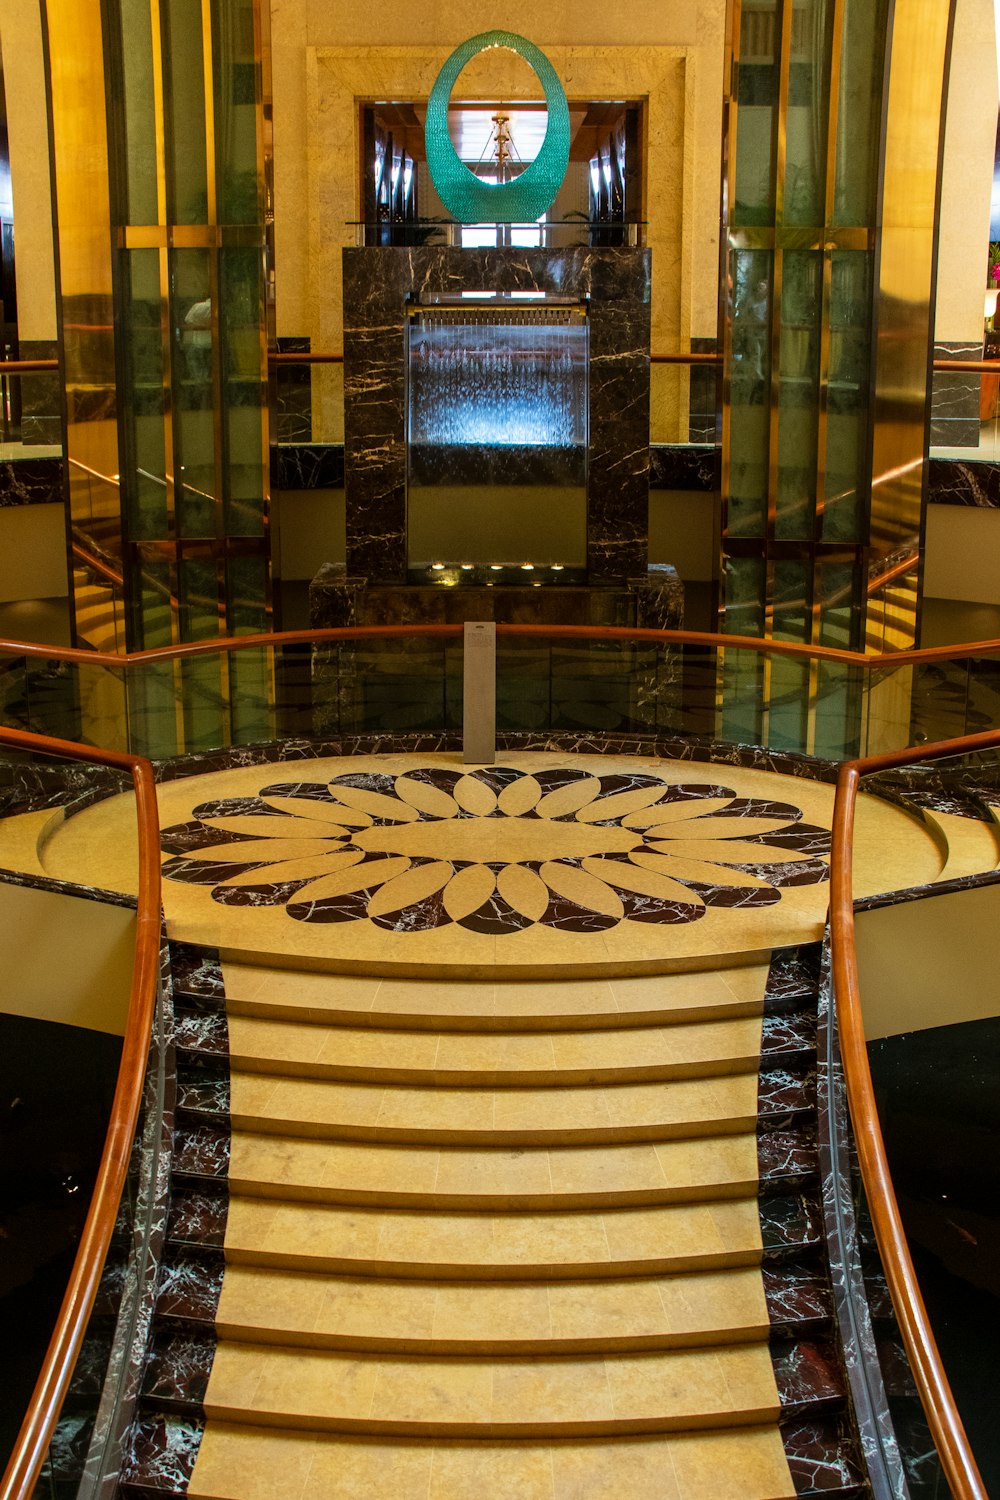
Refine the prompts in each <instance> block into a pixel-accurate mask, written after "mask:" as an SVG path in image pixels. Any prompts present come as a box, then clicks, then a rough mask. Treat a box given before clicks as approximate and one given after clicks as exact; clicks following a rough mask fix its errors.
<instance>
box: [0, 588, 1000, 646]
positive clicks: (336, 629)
mask: <svg viewBox="0 0 1000 1500" xmlns="http://www.w3.org/2000/svg"><path fill="white" fill-rule="evenodd" d="M907 566H909V563H907ZM462 628H463V627H462V626H461V625H343V626H339V625H338V626H330V627H328V628H324V629H319V630H276V631H261V632H258V633H255V634H253V635H233V636H209V637H206V638H205V639H204V640H199V641H187V642H185V643H183V644H181V645H176V646H156V647H154V648H152V649H150V650H146V651H122V652H113V651H90V650H85V649H81V648H79V647H75V646H49V645H45V644H43V643H41V642H38V641H15V640H7V639H0V655H6V656H30V657H35V658H40V659H47V660H50V661H64V662H76V663H77V664H78V665H80V666H100V667H107V668H108V669H109V670H112V671H114V670H116V669H117V668H120V667H134V666H141V665H142V664H143V663H145V662H163V661H170V660H180V659H182V658H184V657H189V656H206V655H212V654H214V653H217V652H231V651H246V650H250V649H253V648H256V647H260V646H265V647H271V646H273V647H281V646H294V645H306V644H310V643H322V642H331V643H332V642H335V641H357V640H375V639H380V638H383V639H391V638H393V637H400V638H403V637H407V636H440V637H450V638H452V639H455V638H457V637H459V636H461V634H462ZM497 635H498V636H534V637H536V638H542V639H544V638H546V637H551V638H552V639H555V640H574V639H575V640H609V641H612V640H634V641H646V642H648V643H650V644H653V643H655V642H657V641H659V642H661V643H662V644H663V645H664V646H707V647H709V648H710V649H711V648H714V649H716V650H719V651H726V650H731V651H755V652H757V653H758V654H759V655H762V656H772V655H774V656H792V657H798V658H800V659H801V660H805V661H829V662H838V663H840V664H841V665H843V666H850V667H859V668H861V669H862V670H864V671H877V670H879V669H881V668H884V667H909V666H916V665H919V664H920V663H922V662H935V661H951V660H955V661H957V660H960V659H963V658H965V657H969V656H983V655H988V654H989V653H991V652H998V653H1000V640H996V639H993V640H983V641H965V642H960V643H957V644H955V645H952V646H930V647H927V648H924V649H920V650H915V651H874V652H864V651H847V650H843V649H841V648H840V647H836V646H807V645H803V644H801V643H800V642H798V641H781V640H773V639H765V638H763V637H761V636H752V635H724V634H722V633H720V632H717V631H709V630H657V629H649V628H644V627H641V626H635V627H633V626H628V625H620V626H619V625H514V624H505V623H503V622H499V623H498V624H497Z"/></svg>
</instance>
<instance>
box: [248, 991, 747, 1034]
mask: <svg viewBox="0 0 1000 1500" xmlns="http://www.w3.org/2000/svg"><path fill="white" fill-rule="evenodd" d="M226 1009H227V1011H228V1012H229V1014H230V1015H232V1016H246V1017H248V1018H251V1019H256V1020H262V1021H289V1022H293V1023H296V1024H303V1023H304V1024H309V1025H321V1026H329V1027H337V1026H344V1027H365V1028H366V1029H367V1028H371V1029H372V1030H375V1031H442V1032H456V1031H457V1032H466V1031H481V1032H485V1033H489V1034H490V1035H492V1034H494V1033H498V1032H499V1033H504V1034H507V1033H509V1032H514V1033H517V1032H521V1031H531V1032H538V1031H557V1032H558V1031H618V1030H623V1029H625V1028H634V1027H640V1026H670V1025H681V1024H683V1025H689V1024H690V1023H691V1022H696V1021H734V1020H739V1019H741V1018H743V1017H747V1016H759V1015H760V1013H761V1005H760V1001H759V1000H747V1001H744V1000H733V1001H731V1002H730V1001H724V1002H720V1003H719V1004H717V1005H686V1006H664V1007H662V1008H660V1007H656V1008H653V1009H650V1010H637V1011H616V1010H608V1011H594V1010H587V1011H582V1012H572V1013H566V1014H564V1013H563V1012H561V1011H554V1012H546V1013H544V1014H543V1013H537V1014H532V1015H525V1014H524V1013H523V1012H520V1011H514V1012H510V1013H508V1014H489V1015H484V1014H483V1013H482V1012H479V1011H475V1012H470V1013H467V1014H464V1013H457V1014H451V1015H449V1014H442V1012H441V1011H426V1012H423V1011H398V1010H384V1011H378V1010H376V1011H372V1010H350V1009H348V1008H345V1009H343V1010H327V1009H325V1008H323V1009H321V1008H319V1007H317V1006H308V1005H295V1004H291V1003H289V1004H284V1003H282V1002H280V1001H274V1000H241V999H239V998H238V997H232V996H230V997H227V999H226Z"/></svg>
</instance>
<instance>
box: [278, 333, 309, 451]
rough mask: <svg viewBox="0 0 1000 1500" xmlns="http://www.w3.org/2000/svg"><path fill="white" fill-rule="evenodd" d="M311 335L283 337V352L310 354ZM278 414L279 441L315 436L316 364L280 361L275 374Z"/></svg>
mask: <svg viewBox="0 0 1000 1500" xmlns="http://www.w3.org/2000/svg"><path fill="white" fill-rule="evenodd" d="M309 349H310V340H309V339H308V338H279V339H278V353H279V354H308V353H309ZM273 389H274V415H275V425H276V428H277V435H278V442H279V443H308V442H310V441H311V439H312V367H311V366H310V365H284V364H283V365H278V366H277V367H276V370H275V377H274V387H273Z"/></svg>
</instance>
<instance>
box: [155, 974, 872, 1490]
mask: <svg viewBox="0 0 1000 1500" xmlns="http://www.w3.org/2000/svg"><path fill="white" fill-rule="evenodd" d="M817 966H818V954H817V949H816V948H815V947H813V946H810V947H809V948H806V949H787V950H783V951H781V952H779V953H777V954H775V956H774V958H773V961H772V963H771V964H770V966H768V965H762V964H759V963H748V964H745V965H740V964H737V965H734V966H732V967H728V968H705V969H701V970H698V971H696V972H692V973H677V974H663V975H647V976H643V977H641V978H634V979H610V980H609V979H593V980H583V979H581V980H573V981H567V980H563V981H559V980H553V981H550V982H548V983H545V982H543V981H520V982H517V983H514V982H510V983H503V982H499V983H492V982H483V981H479V982H472V981H463V980H461V979H437V980H434V979H425V980H404V979H393V978H391V977H385V978H382V979H378V978H377V977H367V976H346V975H332V974H328V973H311V972H297V971H292V970H287V969H278V968H275V969H267V968H260V967H253V966H249V965H247V966H240V965H238V964H228V963H227V964H225V965H221V966H220V965H219V964H218V963H217V962H216V961H215V960H214V958H213V956H212V955H210V954H208V955H202V954H198V953H197V952H196V951H195V950H190V949H188V950H184V951H183V952H182V953H181V954H180V955H179V962H178V972H177V974H176V976H175V979H176V985H177V990H178V995H177V1004H178V1007H179V1009H178V1015H179V1022H178V1038H179V1043H180V1051H179V1059H180V1061H179V1080H180V1096H179V1101H178V1104H179V1108H178V1140H177V1153H176V1173H175V1191H174V1205H173V1213H172V1218H171V1225H170V1231H169V1250H168V1258H167V1265H166V1267H165V1269H164V1273H163V1279H162V1283H161V1292H160V1299H159V1309H158V1311H159V1317H158V1321H157V1332H156V1336H155V1340H154V1346H153V1349H152V1353H151V1356H150V1359H149V1363H148V1366H147V1371H146V1378H145V1386H144V1398H143V1402H144V1404H143V1410H142V1414H141V1419H140V1423H139V1427H138V1436H137V1441H136V1443H135V1445H134V1451H133V1456H132V1462H131V1464H130V1467H129V1471H128V1482H127V1486H126V1493H127V1494H129V1495H132V1496H138V1495H143V1494H145V1495H149V1494H154V1493H155V1494H160V1495H163V1494H183V1493H187V1494H189V1495H191V1496H198V1497H202V1500H210V1497H212V1500H252V1497H256V1496H258V1495H260V1496H264V1495H268V1496H270V1495H275V1496H278V1495H280V1496H282V1497H284V1496H289V1497H292V1496H301V1497H310V1500H311V1497H317V1500H318V1497H321V1496H322V1497H324V1500H326V1497H328V1496H341V1495H342V1496H345V1497H346V1496H350V1497H352V1500H361V1497H363V1496H366V1495H369V1494H370V1495H373V1496H374V1495H376V1494H383V1493H391V1494H394V1495H400V1496H410V1495H420V1496H424V1495H427V1496H429V1497H430V1496H433V1497H435V1500H438V1497H442V1496H445V1495H448V1496H452V1495H455V1496H467V1495H471V1494H472V1493H474V1491H475V1490H476V1489H479V1490H481V1491H482V1492H484V1493H485V1494H488V1495H497V1496H506V1495H511V1496H513V1495H518V1496H521V1495H524V1496H530V1497H532V1500H534V1497H536V1496H537V1497H539V1500H540V1497H543V1496H544V1497H546V1500H549V1497H551V1500H557V1497H559V1500H562V1497H566V1500H570V1497H575V1496H578V1495H579V1496H588V1497H597V1496H606V1497H608V1500H610V1497H612V1496H616V1497H617V1496H619V1495H621V1494H623V1493H625V1492H626V1491H627V1490H628V1489H629V1488H632V1489H635V1490H636V1491H637V1492H638V1493H641V1494H649V1495H656V1496H657V1497H669V1496H677V1497H685V1500H687V1497H691V1500H694V1497H698V1500H711V1497H714V1496H727V1497H737V1496H741V1497H742V1496H746V1497H757V1500H775V1497H778V1496H785V1495H788V1496H791V1495H795V1494H826V1493H836V1494H843V1495H851V1494H860V1493H862V1492H863V1491H862V1488H861V1481H860V1474H859V1469H858V1465H857V1460H856V1455H855V1448H854V1442H853V1436H852V1432H851V1423H850V1415H849V1412H848V1409H847V1403H846V1397H845V1389H844V1382H843V1376H842V1372H841V1361H840V1358H839V1355H838V1352H837V1347H836V1338H835V1333H834V1328H833V1320H832V1310H831V1304H830V1297H829V1290H828V1283H827V1277H826V1272H825V1262H824V1252H823V1249H822V1243H821V1233H820V1212H819V1202H818V1180H817V1159H816V1142H815V1007H816V980H817ZM223 994H224V998H223ZM227 1052H228V1061H227V1060H226V1054H227ZM223 1258H224V1264H225V1270H224V1274H223ZM206 1418H207V1421H206ZM192 1466H193V1472H192Z"/></svg>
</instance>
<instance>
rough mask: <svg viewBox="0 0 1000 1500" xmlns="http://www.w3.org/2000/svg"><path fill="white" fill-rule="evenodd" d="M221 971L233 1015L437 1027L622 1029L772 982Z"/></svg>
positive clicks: (756, 1004)
mask: <svg viewBox="0 0 1000 1500" xmlns="http://www.w3.org/2000/svg"><path fill="white" fill-rule="evenodd" d="M737 957H738V955H737ZM713 962H714V960H713ZM222 968H223V978H224V981H225V987H226V995H227V997H228V999H227V1004H228V1009H229V1011H230V1014H231V1015H235V1016H254V1017H258V1018H270V1019H280V1020H293V1021H323V1022H326V1023H329V1024H334V1025H344V1026H376V1027H384V1028H388V1029H397V1030H398V1029H406V1030H428V1029H430V1030H434V1031H442V1030H453V1031H463V1030H471V1031H491V1030H492V1031H553V1030H570V1029H573V1028H583V1029H593V1028H595V1027H597V1028H611V1027H615V1028H618V1027H624V1026H651V1025H656V1024H657V1023H664V1024H671V1023H676V1022H679V1021H685V1020H698V1019H702V1020H704V1019H710V1018H711V1019H720V1018H725V1017H736V1016H747V1015H759V1014H760V1012H761V1007H762V1004H763V995H764V985H765V983H766V981H767V965H766V964H762V963H750V964H744V965H739V964H737V965H734V966H733V967H732V968H706V969H703V970H695V971H693V972H690V973H680V974H674V973H671V974H652V975H648V974H647V975H641V976H636V977H632V978H593V979H570V980H561V979H548V980H544V981H543V980H531V979H522V980H508V981H503V982H494V981H492V980H479V981H471V980H460V979H404V978H380V977H379V976H377V975H364V974H338V973H330V972H327V971H323V970H315V971H312V970H300V969H284V968H277V967H275V968H267V967H264V966H263V965H255V964H246V963H240V962H231V961H228V960H226V961H224V962H223V966H222Z"/></svg>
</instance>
